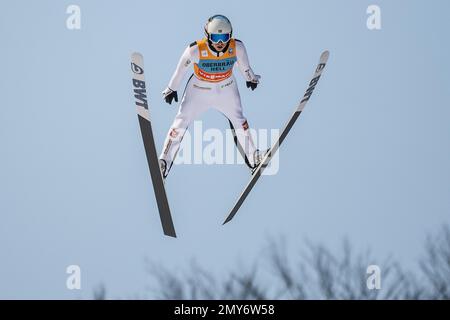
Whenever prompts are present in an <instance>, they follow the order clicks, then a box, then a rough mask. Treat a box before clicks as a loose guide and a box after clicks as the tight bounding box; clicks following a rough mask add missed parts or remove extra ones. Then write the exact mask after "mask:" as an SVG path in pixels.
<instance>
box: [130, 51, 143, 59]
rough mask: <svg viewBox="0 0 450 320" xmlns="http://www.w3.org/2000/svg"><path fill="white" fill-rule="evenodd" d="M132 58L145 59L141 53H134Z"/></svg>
mask: <svg viewBox="0 0 450 320" xmlns="http://www.w3.org/2000/svg"><path fill="white" fill-rule="evenodd" d="M131 58H140V59H143V56H142V54H141V53H139V52H133V53H132V54H131Z"/></svg>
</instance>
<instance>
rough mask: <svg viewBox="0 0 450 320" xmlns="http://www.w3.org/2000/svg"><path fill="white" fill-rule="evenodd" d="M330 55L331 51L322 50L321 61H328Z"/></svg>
mask: <svg viewBox="0 0 450 320" xmlns="http://www.w3.org/2000/svg"><path fill="white" fill-rule="evenodd" d="M329 56H330V51H328V50H325V51H324V52H322V54H321V55H320V60H321V61H326V60H328V57H329Z"/></svg>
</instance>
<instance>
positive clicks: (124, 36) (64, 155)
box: [0, 0, 450, 299]
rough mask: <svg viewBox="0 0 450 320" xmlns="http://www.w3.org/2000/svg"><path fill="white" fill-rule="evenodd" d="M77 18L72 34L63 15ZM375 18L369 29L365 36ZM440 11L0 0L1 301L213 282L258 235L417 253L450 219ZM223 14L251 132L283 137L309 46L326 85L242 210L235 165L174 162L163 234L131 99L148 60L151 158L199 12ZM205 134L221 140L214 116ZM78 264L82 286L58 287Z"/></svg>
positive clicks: (381, 252) (417, 5) (170, 113)
mask: <svg viewBox="0 0 450 320" xmlns="http://www.w3.org/2000/svg"><path fill="white" fill-rule="evenodd" d="M70 4H77V5H79V6H80V8H81V15H82V16H81V30H68V29H67V28H66V19H67V17H68V15H67V14H66V8H67V7H68V6H69V5H70ZM371 4H377V5H379V6H380V8H381V17H382V29H381V30H378V31H370V30H368V29H367V27H366V19H367V17H368V16H367V14H366V9H367V7H368V6H369V5H371ZM449 10H450V5H449V3H448V1H443V0H442V1H438V0H436V1H432V2H429V1H428V2H427V1H414V2H413V1H400V0H399V1H381V0H379V1H356V0H354V1H350V0H348V1H340V2H338V1H331V0H327V1H325V0H322V1H276V2H261V1H245V2H243V1H227V2H226V3H225V2H223V3H214V4H213V5H212V4H211V2H210V1H194V0H192V1H188V2H186V1H171V2H170V3H169V2H157V3H156V2H150V1H126V2H125V1H122V2H118V1H117V2H114V3H112V2H111V1H70V2H69V1H39V2H34V1H8V2H4V3H2V5H1V10H0V36H1V39H2V49H1V50H0V70H2V71H1V75H0V93H1V94H0V146H1V157H0V213H1V218H2V222H1V223H0V298H3V299H4V298H26V299H28V298H38V299H46V298H60V299H73V298H90V297H92V290H93V288H95V287H96V286H97V285H98V284H100V283H105V284H106V286H107V289H108V292H109V294H110V295H111V296H113V297H130V296H132V295H134V294H139V293H142V292H145V284H146V283H147V280H148V276H147V274H146V271H145V264H144V261H145V259H149V260H152V261H155V262H159V263H161V264H163V265H165V266H167V267H170V268H174V269H179V268H183V267H184V266H186V265H187V264H188V263H189V262H190V261H191V260H192V259H195V260H197V262H198V263H199V264H201V265H202V266H204V267H205V268H208V269H210V270H212V271H215V272H218V273H220V272H221V271H223V270H228V269H229V268H230V267H232V266H234V265H235V263H236V261H237V260H239V259H240V261H243V262H244V263H250V262H251V261H253V259H254V258H255V257H257V256H259V255H260V254H261V253H262V252H263V251H264V247H265V244H266V240H267V239H268V238H269V237H271V236H275V237H277V236H284V237H285V238H286V239H287V240H288V241H289V243H290V246H291V247H294V248H295V247H298V246H301V245H302V243H303V242H304V240H305V239H306V238H309V239H310V240H312V241H315V242H323V243H325V244H327V245H329V246H331V247H333V246H335V244H336V243H337V242H339V241H340V240H341V239H342V237H344V236H347V237H348V238H349V240H350V241H351V243H352V244H353V245H354V246H355V247H357V248H363V247H366V246H369V247H371V248H372V249H373V251H374V252H375V254H376V255H377V256H379V257H380V259H381V258H384V257H385V256H387V255H389V254H390V255H392V256H393V257H395V258H397V259H398V260H399V261H400V262H401V263H403V264H404V265H409V264H411V263H412V262H414V261H415V259H416V258H417V256H418V254H419V253H420V252H421V249H422V247H421V246H422V243H423V239H424V238H425V235H426V234H427V233H428V232H433V231H435V230H437V228H438V227H439V226H440V225H441V224H442V223H444V222H449V212H450V200H449V199H450V198H449V190H450V151H449V145H450V126H449V123H450V110H449V108H448V106H449V105H450V96H449V92H448V83H449V82H450V73H449V71H450V68H449V67H450V64H449V62H448V56H450V52H449V51H450V49H449V46H448V43H446V41H445V40H444V39H446V38H447V30H449V29H450V25H449V24H450V22H449V21H448V17H447V15H448V12H449ZM216 13H222V14H225V15H227V16H228V17H229V18H230V20H231V21H232V23H233V26H234V31H235V33H234V35H235V37H236V38H238V39H241V40H242V41H244V43H245V44H246V47H247V51H248V54H249V57H250V62H251V64H252V66H253V69H254V70H255V72H256V73H258V74H261V76H262V79H261V85H260V87H258V89H257V90H256V91H254V92H251V91H249V90H248V89H247V88H245V85H244V82H243V81H242V78H240V75H239V74H238V75H237V77H238V82H239V84H240V88H241V97H242V101H243V105H244V108H245V109H244V110H245V113H246V115H247V117H248V119H249V122H250V125H251V126H252V127H255V128H267V129H270V128H281V127H282V126H283V125H284V123H285V121H286V120H287V118H288V116H289V115H290V114H291V112H292V110H293V108H294V107H295V106H296V104H297V103H298V101H299V99H300V96H301V95H302V94H303V91H304V90H305V88H306V84H307V82H308V80H309V77H310V76H311V74H312V72H313V70H314V66H315V64H316V63H317V60H318V58H319V55H320V53H321V52H322V51H323V50H325V49H328V50H330V52H331V56H330V60H329V64H328V66H327V69H326V70H325V73H324V76H323V78H322V79H321V83H320V84H319V86H318V87H317V89H316V92H315V94H314V96H313V98H312V99H311V100H310V102H309V104H308V105H307V107H306V109H305V112H304V113H303V114H302V117H301V118H300V119H299V121H298V122H297V124H296V126H295V127H294V129H293V130H292V131H291V133H290V135H289V136H288V138H287V139H286V141H285V144H284V145H283V146H282V148H281V150H280V152H281V153H280V171H279V173H278V174H277V175H275V176H270V177H263V178H262V179H261V180H260V182H259V183H258V185H257V186H256V187H255V189H254V190H253V192H252V194H251V195H250V196H249V198H248V199H247V201H246V203H245V204H244V205H243V207H242V208H241V210H240V212H239V213H238V215H237V217H236V219H235V220H234V221H233V222H232V223H230V224H228V225H226V226H223V227H222V226H221V223H222V221H223V219H224V218H225V216H226V214H227V212H228V210H229V209H230V208H231V206H232V204H233V202H234V201H235V199H236V197H237V196H238V194H239V193H240V191H241V189H242V188H243V187H244V185H245V184H246V183H247V180H248V178H249V177H248V170H247V169H246V168H245V167H243V166H218V165H216V166H206V165H184V166H177V167H176V168H174V170H173V171H172V172H171V176H170V178H169V180H168V181H167V191H168V195H169V199H170V202H171V207H172V211H173V218H174V221H175V226H176V228H177V233H178V235H179V238H178V239H170V238H166V237H163V236H162V231H161V226H160V222H159V218H158V214H157V207H156V202H155V199H154V196H153V190H152V187H151V182H150V176H149V173H148V168H147V165H146V160H145V157H144V152H143V146H142V141H141V137H140V133H139V128H138V122H137V119H136V114H135V109H134V106H133V99H132V96H131V85H130V70H129V59H130V54H131V52H133V51H139V52H142V54H143V55H144V57H145V66H146V72H147V82H148V85H149V91H148V93H149V95H150V105H151V112H152V116H153V118H154V131H155V136H156V139H157V141H156V143H157V146H158V149H159V148H160V147H161V146H162V143H163V139H164V137H165V134H166V132H167V129H168V127H169V126H170V123H171V121H172V119H173V117H174V116H175V113H176V107H174V106H173V105H172V106H169V105H166V104H164V103H163V101H162V100H161V97H160V92H161V91H162V90H163V89H164V88H165V86H166V85H167V82H168V81H169V79H170V76H171V74H172V72H173V70H174V68H175V66H176V63H177V61H178V58H179V56H180V55H181V53H182V52H183V50H184V48H185V47H186V46H187V45H188V44H189V43H191V42H192V41H194V40H196V39H200V38H201V37H202V26H203V23H204V21H205V20H206V18H207V17H208V16H210V15H212V14H216ZM202 120H203V127H204V128H220V129H223V130H225V129H226V128H227V126H228V124H227V123H226V122H225V121H224V119H223V117H222V116H221V115H220V114H218V113H215V112H213V111H211V112H208V113H206V114H204V116H203V117H202ZM71 264H76V265H80V267H81V270H82V290H78V291H77V290H75V291H70V290H68V289H67V288H66V286H65V283H66V278H67V274H66V273H65V270H66V267H67V266H68V265H71Z"/></svg>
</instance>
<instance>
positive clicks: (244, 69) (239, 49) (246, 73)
mask: <svg viewBox="0 0 450 320" xmlns="http://www.w3.org/2000/svg"><path fill="white" fill-rule="evenodd" d="M236 57H237V61H236V63H237V65H238V67H239V70H240V71H241V73H242V76H243V77H244V79H245V81H246V82H247V88H251V89H252V90H255V89H256V87H257V86H258V84H259V79H260V78H261V76H258V75H256V74H255V73H254V72H253V70H252V68H251V67H250V62H249V60H248V55H247V50H246V49H245V46H244V43H243V42H242V41H240V40H236Z"/></svg>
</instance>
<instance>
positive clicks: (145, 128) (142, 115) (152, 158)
mask: <svg viewBox="0 0 450 320" xmlns="http://www.w3.org/2000/svg"><path fill="white" fill-rule="evenodd" d="M131 71H132V76H133V81H132V83H133V95H134V98H135V103H136V111H137V114H138V119H139V126H140V128H141V133H142V139H143V140H144V148H145V154H146V156H147V162H148V166H149V168H150V175H151V177H152V182H153V189H154V191H155V196H156V202H157V204H158V210H159V216H160V218H161V224H162V228H163V231H164V234H165V235H166V236H170V237H176V234H175V228H174V226H173V221H172V215H171V214H170V208H169V202H168V201H167V195H166V189H165V188H164V180H163V177H162V174H161V169H160V166H159V159H158V154H157V153H156V148H155V141H154V139H153V131H152V124H151V121H150V112H149V107H148V101H147V91H146V86H145V77H144V58H143V57H142V55H141V54H140V53H136V52H135V53H133V54H132V55H131Z"/></svg>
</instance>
